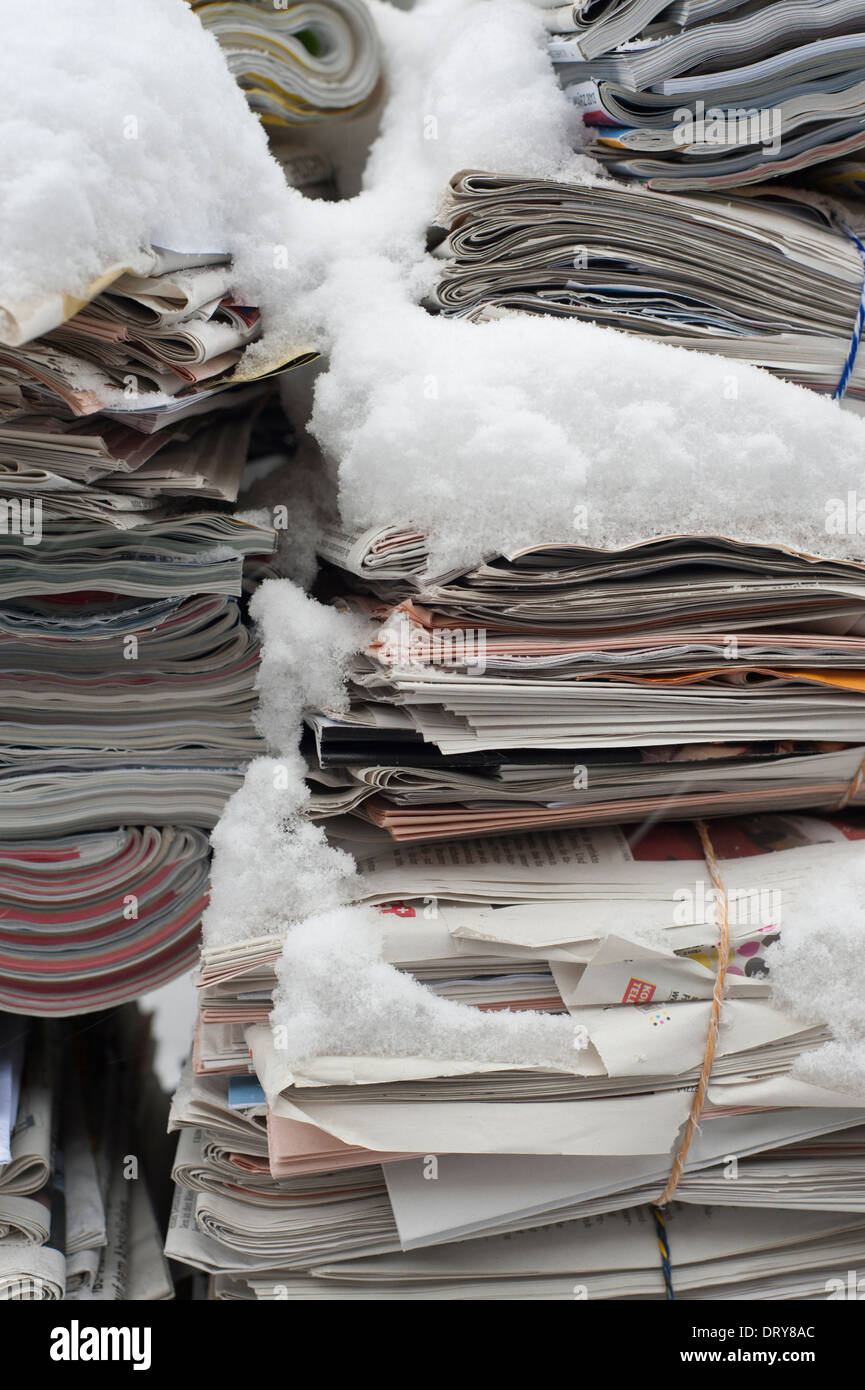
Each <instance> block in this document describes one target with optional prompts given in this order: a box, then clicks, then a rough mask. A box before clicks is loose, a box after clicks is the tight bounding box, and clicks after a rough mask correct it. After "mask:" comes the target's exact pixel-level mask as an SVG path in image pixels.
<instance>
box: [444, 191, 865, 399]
mask: <svg viewBox="0 0 865 1390" xmlns="http://www.w3.org/2000/svg"><path fill="white" fill-rule="evenodd" d="M438 220H439V221H440V223H441V224H442V228H443V229H444V235H443V239H441V240H440V241H439V244H438V246H437V254H438V255H439V256H440V257H441V258H442V260H443V261H444V265H443V268H442V274H441V277H440V279H439V282H438V285H437V287H436V289H435V291H434V295H433V300H432V305H433V307H435V308H436V309H438V310H440V311H441V312H443V313H445V314H448V315H454V316H467V317H471V318H482V317H489V316H490V315H493V314H497V313H500V312H502V311H503V310H506V309H522V310H528V311H529V312H532V313H544V314H557V315H560V316H564V317H570V318H579V319H585V320H587V321H589V322H592V323H598V324H602V325H606V326H608V327H610V328H619V329H624V330H626V331H627V332H629V333H639V334H642V335H644V336H647V337H650V338H654V339H656V340H657V341H659V342H664V343H667V344H670V345H671V346H674V347H687V348H692V349H696V350H698V351H702V352H712V353H716V354H717V355H718V356H721V357H725V358H728V359H729V360H730V362H731V363H735V362H750V363H752V364H754V365H755V366H759V367H764V368H766V369H767V370H768V371H771V372H773V373H774V374H775V375H776V376H780V377H784V378H786V379H787V380H789V381H794V382H796V383H797V384H798V385H800V386H808V387H810V388H811V389H812V390H815V391H823V392H828V393H830V394H835V393H839V386H840V383H842V381H843V382H844V391H846V395H847V399H849V400H852V401H853V402H855V401H857V400H861V398H862V397H863V395H865V361H863V358H862V356H861V354H859V355H858V356H857V357H856V359H855V361H854V363H853V365H852V369H851V371H850V374H849V378H848V376H847V372H846V364H847V358H848V354H849V353H850V346H851V340H852V339H853V336H854V329H855V327H856V324H857V318H858V313H859V303H860V299H861V296H862V274H863V268H862V267H863V263H862V255H861V253H860V249H859V245H858V244H857V237H856V234H855V227H859V225H860V221H861V214H860V215H859V219H858V220H856V221H855V227H854V225H853V221H851V219H850V217H849V214H848V213H847V212H846V210H845V209H844V208H843V207H840V206H837V205H828V204H826V203H825V202H820V201H819V200H817V199H816V198H815V197H814V196H813V195H811V194H809V193H808V192H807V191H805V190H795V189H790V188H784V189H783V190H781V189H772V190H771V191H770V192H766V191H761V190H757V191H755V192H753V193H750V194H749V193H748V192H747V191H745V192H743V193H740V194H737V195H735V196H724V197H721V196H719V195H717V194H714V195H713V194H706V195H703V196H696V195H688V196H680V195H677V194H670V193H657V192H653V191H651V190H649V189H646V188H643V187H642V186H640V185H637V184H625V183H620V182H613V181H612V180H606V181H602V180H596V179H586V180H584V181H583V182H581V183H573V184H570V183H568V184H565V183H555V182H553V181H548V180H540V179H531V180H527V179H520V178H515V177H510V176H508V175H507V174H506V173H502V174H493V173H482V172H478V171H474V170H467V171H463V172H462V173H459V174H457V175H456V176H455V177H454V178H453V179H452V181H451V186H450V192H449V194H448V196H447V198H446V200H445V203H444V204H443V206H442V208H441V210H440V212H439V219H438ZM848 222H849V223H850V226H849V228H848ZM851 233H852V234H851ZM840 394H844V392H843V391H842V392H840Z"/></svg>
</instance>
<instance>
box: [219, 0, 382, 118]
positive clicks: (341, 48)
mask: <svg viewBox="0 0 865 1390" xmlns="http://www.w3.org/2000/svg"><path fill="white" fill-rule="evenodd" d="M193 4H194V8H195V10H196V12H197V14H198V16H199V18H200V19H201V22H202V24H203V25H204V27H205V29H207V30H208V31H209V32H210V33H211V34H213V35H214V37H215V38H216V39H217V41H218V42H219V45H220V47H221V48H222V51H223V53H224V54H225V61H226V63H227V64H228V69H229V71H230V72H231V74H232V75H233V77H234V78H235V79H236V81H237V82H238V84H239V85H240V87H241V88H242V89H243V91H244V93H245V95H246V98H247V101H248V102H249V104H250V106H251V107H252V109H253V111H257V112H259V114H260V115H261V118H262V120H263V121H264V122H265V123H266V124H269V125H284V126H300V125H309V124H310V123H314V122H316V123H317V122H321V121H328V120H333V119H334V118H336V117H339V116H346V115H350V114H352V113H354V112H355V111H357V110H358V109H359V108H360V107H361V106H363V105H364V103H365V102H367V101H368V100H369V98H370V97H371V96H372V94H373V93H374V92H375V89H376V87H377V86H378V83H379V78H380V74H381V54H380V51H379V41H378V32H377V30H376V27H375V25H374V23H373V20H372V16H371V14H370V12H369V10H368V9H367V6H366V4H365V3H364V0H300V3H299V2H298V0H285V3H282V0H280V3H279V4H271V3H269V0H250V3H228V4H222V3H221V4H211V3H195V0H193Z"/></svg>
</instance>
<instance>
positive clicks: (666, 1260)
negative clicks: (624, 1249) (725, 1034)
mask: <svg viewBox="0 0 865 1390" xmlns="http://www.w3.org/2000/svg"><path fill="white" fill-rule="evenodd" d="M696 827H697V833H698V834H699V836H700V844H701V846H702V849H703V857H704V859H705V861H706V867H707V868H708V870H709V877H710V878H711V880H712V884H713V887H714V889H715V894H716V899H717V902H718V911H719V916H720V939H719V942H718V968H717V971H716V972H715V988H714V990H713V992H712V1007H711V1009H710V1011H709V1027H708V1030H707V1034H706V1048H705V1051H704V1053H703V1064H702V1066H701V1068H700V1075H699V1078H698V1080H697V1088H696V1090H695V1091H694V1096H693V1099H692V1101H691V1109H690V1111H689V1112H688V1118H687V1120H686V1122H685V1128H684V1130H683V1131H682V1137H681V1139H680V1140H679V1147H678V1148H677V1150H676V1156H675V1158H674V1159H673V1166H672V1168H671V1170H670V1176H669V1179H668V1180H667V1185H666V1187H665V1188H664V1190H663V1192H662V1193H661V1195H660V1196H659V1197H656V1198H655V1200H654V1202H653V1203H652V1215H653V1217H654V1221H655V1233H656V1235H657V1237H658V1247H659V1249H660V1251H661V1269H662V1271H663V1274H664V1286H665V1288H666V1291H667V1298H674V1297H675V1294H674V1293H673V1276H672V1266H671V1262H670V1244H669V1240H668V1238H667V1227H666V1220H665V1215H664V1208H665V1207H667V1206H668V1205H669V1203H670V1202H671V1201H672V1200H673V1194H674V1193H675V1191H676V1188H677V1187H678V1185H679V1179H680V1178H681V1176H682V1173H683V1172H684V1171H685V1164H686V1163H687V1160H688V1151H689V1149H690V1147H691V1144H692V1143H693V1141H694V1135H695V1134H696V1133H697V1130H698V1128H699V1125H700V1116H701V1114H702V1112H703V1106H704V1105H705V1103H706V1092H707V1091H708V1089H709V1078H710V1076H711V1074H712V1064H713V1063H714V1061H715V1048H716V1047H717V1043H718V1028H719V1026H720V1022H721V1009H722V1007H723V1003H724V989H725V986H726V983H727V965H728V963H729V959H730V908H729V902H728V899H727V890H726V888H725V887H724V880H723V879H722V877H721V866H720V865H719V863H718V857H717V855H716V854H715V850H714V846H713V845H712V841H711V838H710V836H709V831H708V829H707V828H706V824H705V822H704V821H701V820H700V821H697V822H696Z"/></svg>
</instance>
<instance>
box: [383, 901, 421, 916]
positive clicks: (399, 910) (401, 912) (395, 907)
mask: <svg viewBox="0 0 865 1390" xmlns="http://www.w3.org/2000/svg"><path fill="white" fill-rule="evenodd" d="M379 912H381V913H382V914H383V915H384V914H385V913H388V912H392V913H393V914H394V916H395V917H416V916H417V913H416V912H415V910H414V908H413V907H407V906H406V904H405V903H388V904H387V906H383V907H380V908H379Z"/></svg>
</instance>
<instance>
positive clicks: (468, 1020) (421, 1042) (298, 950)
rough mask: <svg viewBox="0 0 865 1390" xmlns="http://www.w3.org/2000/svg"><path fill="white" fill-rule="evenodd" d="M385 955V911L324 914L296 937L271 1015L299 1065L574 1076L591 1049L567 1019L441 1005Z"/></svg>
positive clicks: (281, 968)
mask: <svg viewBox="0 0 865 1390" xmlns="http://www.w3.org/2000/svg"><path fill="white" fill-rule="evenodd" d="M382 956H383V933H382V929H381V925H380V921H379V918H378V914H377V913H375V912H373V911H371V910H370V909H368V908H359V907H346V908H342V909H341V910H337V911H334V912H323V913H321V914H318V915H316V916H315V917H312V918H310V920H309V921H307V922H304V923H303V924H302V925H300V926H298V927H296V928H295V929H294V930H293V931H292V932H291V933H290V934H289V935H288V937H287V938H286V942H285V948H284V950H283V954H282V958H281V959H280V961H279V963H278V965H277V978H278V981H279V984H278V989H277V992H276V994H275V997H274V1010H273V1013H272V1014H271V1016H270V1018H271V1025H272V1027H273V1028H274V1029H279V1041H280V1049H281V1050H283V1051H284V1052H285V1053H286V1054H287V1058H288V1061H289V1065H290V1064H291V1062H292V1061H295V1062H297V1061H301V1060H304V1059H308V1058H312V1057H333V1056H337V1057H340V1056H341V1057H422V1058H430V1059H435V1060H448V1061H454V1062H458V1061H477V1062H494V1063H501V1065H502V1066H517V1065H524V1066H544V1065H548V1066H555V1065H558V1066H559V1067H563V1068H565V1069H568V1070H570V1069H571V1068H573V1066H574V1064H575V1062H576V1061H577V1060H578V1057H579V1051H580V1050H581V1047H583V1046H585V1043H584V1041H583V1040H582V1039H581V1038H580V1037H579V1035H578V1034H577V1030H576V1029H575V1026H574V1023H573V1021H572V1020H571V1019H570V1018H569V1017H568V1016H566V1015H555V1014H544V1013H531V1012H529V1011H527V1010H526V1011H523V1012H509V1011H503V1012H501V1013H491V1012H484V1011H482V1010H481V1009H474V1008H469V1007H468V1006H466V1005H465V1004H457V1003H455V1002H454V1001H453V1000H450V999H441V998H439V997H438V996H437V995H435V994H433V993H432V991H431V990H429V989H427V988H426V986H425V985H422V984H419V983H418V981H417V980H415V979H413V978H412V977H411V976H410V975H406V974H402V973H401V972H400V971H398V970H395V969H394V967H393V966H392V965H389V964H388V963H387V962H386V961H385V960H383V958H382ZM575 1042H576V1043H577V1044H578V1046H577V1047H575Z"/></svg>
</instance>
